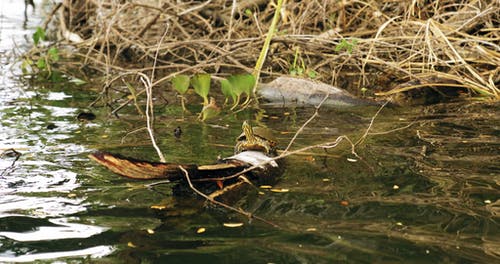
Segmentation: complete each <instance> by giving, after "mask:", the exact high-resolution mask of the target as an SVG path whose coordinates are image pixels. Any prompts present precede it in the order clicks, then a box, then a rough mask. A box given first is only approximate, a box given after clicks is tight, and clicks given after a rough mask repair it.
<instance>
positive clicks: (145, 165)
mask: <svg viewBox="0 0 500 264" xmlns="http://www.w3.org/2000/svg"><path fill="white" fill-rule="evenodd" d="M89 158H91V159H92V160H94V161H96V162H97V163H99V164H101V165H103V166H104V167H106V168H107V169H109V170H110V171H112V172H114V173H116V174H119V175H121V176H124V177H127V178H132V179H136V180H152V179H165V180H168V181H169V182H178V183H180V184H186V183H187V182H186V178H185V172H187V173H188V175H189V179H190V181H191V182H193V183H194V184H195V186H196V188H197V189H200V190H202V191H203V193H205V194H208V195H211V196H212V197H213V198H217V197H222V196H225V197H227V196H234V193H235V192H242V190H243V189H245V187H248V186H250V185H251V184H256V185H264V184H266V185H268V184H274V183H275V182H276V180H277V178H278V177H279V176H280V175H281V174H282V172H283V166H282V164H281V163H278V162H276V161H274V160H272V159H271V158H270V157H268V156H266V155H265V154H264V153H262V152H259V151H244V152H241V153H239V154H236V155H234V156H231V157H228V158H225V159H222V160H219V162H218V163H216V164H210V165H195V164H176V163H163V162H151V161H144V160H138V159H134V158H128V157H124V156H121V155H117V154H111V153H106V152H95V153H92V154H90V155H89ZM259 164H262V165H261V166H258V167H256V168H255V169H253V170H251V171H249V172H246V173H244V174H242V175H239V174H240V173H241V172H243V171H244V170H245V169H248V168H250V167H252V166H254V165H259ZM184 171H185V172H184ZM232 175H237V176H234V177H232ZM229 193H231V194H229Z"/></svg>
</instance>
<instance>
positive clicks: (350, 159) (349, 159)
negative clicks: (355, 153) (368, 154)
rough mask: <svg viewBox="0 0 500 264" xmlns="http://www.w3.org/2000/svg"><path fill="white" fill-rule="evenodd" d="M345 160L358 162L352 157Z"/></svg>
mask: <svg viewBox="0 0 500 264" xmlns="http://www.w3.org/2000/svg"><path fill="white" fill-rule="evenodd" d="M347 161H349V162H358V160H357V159H352V158H347Z"/></svg>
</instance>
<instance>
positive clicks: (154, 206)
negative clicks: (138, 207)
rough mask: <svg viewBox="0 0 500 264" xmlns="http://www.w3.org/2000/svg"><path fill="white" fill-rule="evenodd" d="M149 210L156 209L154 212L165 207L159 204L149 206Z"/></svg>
mask: <svg viewBox="0 0 500 264" xmlns="http://www.w3.org/2000/svg"><path fill="white" fill-rule="evenodd" d="M150 208H151V209H156V210H163V209H165V208H167V207H166V206H165V205H161V204H154V205H151V207H150Z"/></svg>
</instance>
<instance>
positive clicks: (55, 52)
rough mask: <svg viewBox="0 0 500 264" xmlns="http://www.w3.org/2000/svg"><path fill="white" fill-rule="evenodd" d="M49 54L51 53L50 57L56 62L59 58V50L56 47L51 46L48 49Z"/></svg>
mask: <svg viewBox="0 0 500 264" xmlns="http://www.w3.org/2000/svg"><path fill="white" fill-rule="evenodd" d="M47 54H48V55H49V58H50V60H51V61H53V62H56V61H58V60H59V50H58V49H57V48H55V47H52V48H50V49H49V50H48V51H47Z"/></svg>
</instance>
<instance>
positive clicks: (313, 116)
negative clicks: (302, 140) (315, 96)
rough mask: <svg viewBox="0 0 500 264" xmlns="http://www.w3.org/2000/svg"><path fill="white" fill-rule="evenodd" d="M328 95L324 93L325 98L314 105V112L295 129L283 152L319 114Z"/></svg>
mask: <svg viewBox="0 0 500 264" xmlns="http://www.w3.org/2000/svg"><path fill="white" fill-rule="evenodd" d="M328 96H330V94H329V93H328V94H326V95H325V98H323V100H321V102H320V103H319V104H318V105H317V106H316V107H315V110H314V114H313V115H312V116H311V117H309V119H307V121H306V122H304V124H302V126H301V127H300V128H299V129H298V130H297V132H295V135H293V137H292V139H291V140H290V142H289V143H288V146H287V147H286V148H285V150H284V151H283V153H286V152H287V151H288V150H289V149H290V147H291V146H292V144H293V143H294V142H295V139H297V136H298V135H299V134H300V133H302V131H303V130H304V128H305V127H306V126H307V125H308V124H309V123H310V122H311V121H312V120H313V119H314V118H316V117H317V116H318V115H319V108H320V107H321V106H322V105H323V103H324V102H325V101H326V99H328Z"/></svg>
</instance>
